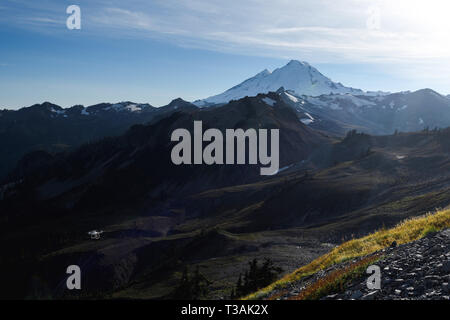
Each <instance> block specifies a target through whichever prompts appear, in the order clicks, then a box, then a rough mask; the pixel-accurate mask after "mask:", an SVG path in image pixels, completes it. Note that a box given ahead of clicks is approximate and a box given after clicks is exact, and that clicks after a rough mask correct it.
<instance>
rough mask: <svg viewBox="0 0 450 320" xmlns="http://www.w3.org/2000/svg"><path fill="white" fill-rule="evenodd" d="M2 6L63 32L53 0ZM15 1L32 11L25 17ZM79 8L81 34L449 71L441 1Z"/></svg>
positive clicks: (251, 1)
mask: <svg viewBox="0 0 450 320" xmlns="http://www.w3.org/2000/svg"><path fill="white" fill-rule="evenodd" d="M8 3H9V4H11V3H14V4H15V6H13V7H12V9H15V11H14V10H13V12H15V14H16V15H18V17H19V19H16V20H15V21H25V22H26V23H29V24H31V25H33V27H36V25H39V26H40V27H42V28H53V29H54V30H55V32H58V30H60V31H61V30H62V26H61V25H62V23H63V22H64V19H65V17H66V15H65V12H64V8H63V6H62V5H61V3H60V2H59V1H51V0H45V1H43V2H39V4H36V3H33V2H30V1H26V2H25V1H6V4H8ZM30 3H31V4H30ZM18 4H20V6H22V7H23V8H25V7H28V8H32V9H33V10H29V11H25V13H24V11H23V10H19V9H18ZM78 4H79V5H80V7H81V9H82V18H83V32H86V33H93V34H99V35H104V36H113V37H139V38H148V37H150V38H159V39H163V40H165V41H170V42H173V43H175V44H177V45H180V46H189V47H195V48H204V49H208V50H217V51H221V52H231V53H240V54H250V55H260V56H273V57H290V58H300V59H304V60H310V61H311V62H313V63H317V62H323V63H349V62H363V63H366V62H370V63H380V62H383V63H397V64H403V65H407V64H409V65H411V64H416V65H419V64H429V65H434V63H433V61H440V62H442V63H444V65H441V68H447V69H446V70H448V71H450V62H448V61H447V62H445V61H446V58H448V57H450V41H449V40H450V39H449V34H450V32H449V31H450V20H449V19H448V18H447V13H448V12H449V11H450V3H449V2H448V1H446V0H428V1H426V2H424V1H420V0H396V1H390V0H375V1H373V0H342V1H334V0H302V1H296V0H278V1H258V0H247V1H243V0H239V1H238V0H228V1H227V2H226V5H224V2H223V0H183V1H176V0H153V1H144V0H129V1H126V3H125V2H123V1H119V0H110V1H105V0H97V1H92V0H89V1H87V0H79V1H78ZM20 6H19V7H20ZM12 16H14V15H12ZM11 23H14V22H13V21H12V20H11ZM371 26H374V27H371ZM58 28H59V29H58Z"/></svg>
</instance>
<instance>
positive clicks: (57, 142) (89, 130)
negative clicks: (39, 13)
mask: <svg viewBox="0 0 450 320" xmlns="http://www.w3.org/2000/svg"><path fill="white" fill-rule="evenodd" d="M185 109H197V108H196V107H195V106H194V105H192V104H190V103H189V102H186V101H184V100H182V99H176V100H173V101H172V102H171V103H170V104H168V105H167V106H163V107H160V108H155V107H153V106H151V105H149V104H138V103H133V102H120V103H115V104H111V103H101V104H97V105H93V106H89V107H83V106H81V105H76V106H73V107H71V108H67V109H63V108H61V107H60V106H58V105H55V104H52V103H50V102H44V103H42V104H35V105H33V106H31V107H28V108H22V109H19V110H0V154H2V157H1V158H0V179H1V177H3V176H4V175H6V174H7V172H8V171H10V170H11V169H13V168H14V166H15V164H16V163H17V161H18V160H19V159H20V158H21V157H22V156H24V155H25V154H26V153H28V152H31V151H36V150H44V151H48V152H52V153H55V152H60V151H67V150H70V149H72V148H74V147H78V146H80V145H81V144H83V143H87V142H93V141H97V140H99V139H101V138H103V137H108V136H116V135H120V134H122V133H124V132H125V131H126V130H127V129H129V128H130V126H132V125H134V124H139V123H147V122H150V121H152V120H155V119H159V118H160V117H162V116H164V115H166V114H169V113H171V112H173V111H177V110H178V111H179V110H185Z"/></svg>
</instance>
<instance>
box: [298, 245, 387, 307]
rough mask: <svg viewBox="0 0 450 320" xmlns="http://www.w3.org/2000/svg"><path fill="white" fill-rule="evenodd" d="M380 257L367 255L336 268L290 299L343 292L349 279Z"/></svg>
mask: <svg viewBox="0 0 450 320" xmlns="http://www.w3.org/2000/svg"><path fill="white" fill-rule="evenodd" d="M379 259H380V255H379V254H375V255H371V256H368V257H365V258H363V259H361V260H359V261H357V262H354V263H352V264H350V265H348V266H346V267H344V268H342V269H338V270H335V271H334V272H332V273H330V274H329V275H327V276H325V277H323V278H321V279H319V280H317V281H316V282H314V283H313V284H311V285H309V286H308V287H306V288H305V289H304V290H302V292H300V294H298V295H297V296H294V297H291V298H289V300H318V299H320V298H322V297H325V296H326V295H329V294H332V293H336V292H342V291H344V290H345V287H346V285H347V283H348V282H349V281H351V280H352V279H354V278H356V277H358V276H360V275H361V274H362V273H364V271H365V270H366V268H367V267H368V266H369V265H371V264H373V263H374V262H376V261H377V260H379Z"/></svg>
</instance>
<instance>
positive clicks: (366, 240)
mask: <svg viewBox="0 0 450 320" xmlns="http://www.w3.org/2000/svg"><path fill="white" fill-rule="evenodd" d="M446 228H450V209H445V210H440V211H437V212H435V213H428V214H426V215H424V216H421V217H417V218H411V219H408V220H405V221H403V222H401V223H400V224H398V225H397V226H396V227H394V228H392V229H382V230H380V231H377V232H374V233H372V234H370V235H368V236H366V237H363V238H360V239H353V240H350V241H348V242H345V243H343V244H341V245H340V246H338V247H336V248H334V249H333V250H331V251H330V252H329V253H327V254H325V255H323V256H321V257H319V258H317V259H315V260H314V261H312V262H311V263H309V264H308V265H305V266H303V267H301V268H299V269H297V270H296V271H294V272H293V273H291V274H288V275H286V276H284V277H283V278H282V279H280V280H278V281H276V282H274V283H272V284H271V285H269V286H268V287H266V288H263V289H260V290H258V291H257V292H255V293H252V294H250V295H248V296H246V297H244V299H245V300H248V299H262V298H267V297H268V296H270V293H271V292H272V291H273V290H274V289H281V288H285V287H286V286H287V285H289V283H291V282H294V281H298V280H300V279H302V278H304V277H306V276H309V275H311V274H314V273H316V272H317V271H319V270H323V269H326V268H328V267H329V266H331V265H333V264H336V263H341V262H344V261H347V260H349V259H353V258H357V257H362V256H366V255H369V254H371V253H374V252H376V251H379V250H382V249H385V248H387V247H389V246H390V245H391V243H392V242H393V241H396V242H397V244H399V245H400V244H404V243H408V242H411V241H415V240H418V239H420V238H422V237H424V236H425V235H426V234H427V233H429V232H433V231H439V230H442V229H446Z"/></svg>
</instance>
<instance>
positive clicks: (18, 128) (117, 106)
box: [0, 60, 450, 179]
mask: <svg viewBox="0 0 450 320" xmlns="http://www.w3.org/2000/svg"><path fill="white" fill-rule="evenodd" d="M269 92H277V94H279V95H280V97H281V98H282V99H283V101H284V103H285V104H286V105H288V106H290V107H291V108H293V109H294V111H295V113H296V115H297V118H298V120H299V121H301V122H302V123H303V124H305V125H307V126H308V127H310V128H312V129H316V130H319V131H321V132H324V133H326V134H331V135H337V136H342V135H345V134H346V132H348V131H349V130H353V129H356V130H359V131H361V132H366V133H370V134H376V135H380V134H391V133H393V132H395V131H396V130H397V131H404V132H412V131H418V130H423V129H425V128H429V129H433V128H435V127H439V128H445V127H448V126H450V95H448V96H443V95H440V94H439V93H437V92H435V91H433V90H431V89H423V90H419V91H416V92H401V93H386V92H381V91H378V92H365V91H363V90H360V89H355V88H350V87H346V86H344V85H342V84H341V83H336V82H333V81H332V80H330V79H329V78H328V77H326V76H324V75H323V74H321V73H320V72H319V71H318V70H317V69H316V68H314V67H312V66H311V65H309V64H308V63H306V62H300V61H295V60H292V61H290V62H289V63H288V64H286V65H285V66H284V67H281V68H278V69H276V70H274V71H273V72H269V71H268V70H264V71H262V72H260V73H259V74H257V75H256V76H254V77H252V78H250V79H247V80H245V81H244V82H242V83H241V84H239V85H237V86H235V87H233V88H231V89H229V90H227V91H225V92H224V93H221V94H219V95H216V96H213V97H210V98H207V99H204V100H197V101H195V102H193V103H190V102H187V101H184V100H182V99H181V98H178V99H175V100H173V101H172V102H171V103H170V104H168V105H166V106H163V107H159V108H155V107H153V106H151V105H149V104H141V103H134V102H129V101H128V102H120V103H114V104H111V103H101V104H97V105H93V106H89V107H84V106H81V105H76V106H73V107H71V108H67V109H63V108H61V107H60V106H57V105H55V104H52V103H49V102H45V103H43V104H36V105H33V106H31V107H28V108H22V109H20V110H16V111H13V110H0V152H1V153H2V155H3V157H2V158H1V159H0V179H1V178H2V177H4V176H5V175H6V174H7V173H8V172H9V171H10V170H12V169H13V168H14V166H15V165H16V164H17V161H18V160H19V159H20V158H21V157H23V156H24V155H25V154H26V153H28V152H31V151H36V150H44V151H47V152H51V153H55V152H60V151H67V150H70V149H72V148H74V147H77V146H80V145H81V144H83V143H86V142H92V141H97V140H99V139H101V138H103V137H108V136H117V135H120V134H123V133H124V132H125V131H126V130H127V129H128V128H129V127H130V126H132V125H134V124H144V123H150V122H152V121H157V120H159V119H161V118H162V117H166V116H169V115H170V114H172V113H174V112H177V111H183V110H195V109H197V108H198V107H200V108H203V107H214V106H215V107H217V106H220V105H223V104H226V103H228V102H229V101H231V100H239V99H242V98H244V97H246V96H249V97H256V96H257V95H258V94H268V93H269ZM224 116H225V117H226V116H227V115H224Z"/></svg>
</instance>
